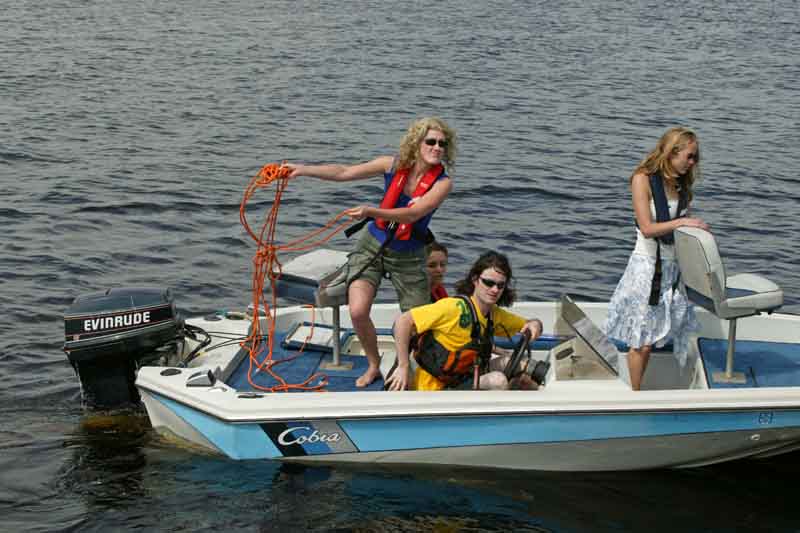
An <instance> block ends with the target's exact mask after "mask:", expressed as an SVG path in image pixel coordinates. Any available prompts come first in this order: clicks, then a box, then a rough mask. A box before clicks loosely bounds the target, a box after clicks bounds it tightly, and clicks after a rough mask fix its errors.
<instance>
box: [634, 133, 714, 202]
mask: <svg viewBox="0 0 800 533" xmlns="http://www.w3.org/2000/svg"><path fill="white" fill-rule="evenodd" d="M692 142H693V143H695V144H696V145H697V157H696V158H695V164H694V165H692V168H691V169H689V172H687V173H686V174H685V175H683V176H680V175H678V172H677V171H676V170H675V168H674V167H673V166H672V162H671V161H670V159H671V156H673V155H675V154H677V153H678V152H680V151H681V150H683V149H684V148H686V146H687V145H688V144H689V143H692ZM657 172H658V173H660V174H661V176H662V177H663V178H664V181H666V182H667V183H669V184H670V185H672V186H673V187H675V186H678V185H680V186H685V187H687V190H688V192H689V200H691V199H692V185H694V184H695V183H696V182H697V181H698V180H699V179H700V141H699V140H698V139H697V134H696V133H695V132H694V131H692V130H691V129H689V128H685V127H682V126H676V127H674V128H670V129H668V130H667V132H666V133H665V134H664V135H662V136H661V138H660V139H659V140H658V144H656V147H655V148H654V149H653V150H652V151H651V152H650V153H649V154H647V156H645V158H644V159H642V162H641V163H639V165H638V166H637V167H636V170H634V171H633V174H631V181H633V177H634V176H635V175H636V174H640V173H642V174H646V175H648V176H652V175H653V174H655V173H657Z"/></svg>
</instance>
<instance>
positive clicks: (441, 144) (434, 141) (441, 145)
mask: <svg viewBox="0 0 800 533" xmlns="http://www.w3.org/2000/svg"><path fill="white" fill-rule="evenodd" d="M437 143H438V144H439V148H447V141H446V140H445V139H425V144H427V145H428V146H436V144H437Z"/></svg>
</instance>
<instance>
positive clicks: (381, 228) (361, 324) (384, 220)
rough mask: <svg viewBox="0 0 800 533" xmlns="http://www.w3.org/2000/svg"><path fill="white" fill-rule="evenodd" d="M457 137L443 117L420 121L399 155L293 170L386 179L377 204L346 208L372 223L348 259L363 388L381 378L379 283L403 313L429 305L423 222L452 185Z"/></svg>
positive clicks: (326, 176)
mask: <svg viewBox="0 0 800 533" xmlns="http://www.w3.org/2000/svg"><path fill="white" fill-rule="evenodd" d="M455 156H456V134H455V131H453V130H452V129H451V128H450V127H449V126H448V125H447V124H446V123H445V122H444V121H443V120H441V119H439V118H435V117H427V118H422V119H419V120H417V121H415V122H413V123H412V124H411V126H410V127H409V128H408V131H407V132H406V134H405V136H404V137H403V139H402V140H401V142H400V151H399V154H397V155H384V156H380V157H377V158H375V159H373V160H372V161H368V162H366V163H359V164H355V165H337V164H329V165H292V164H289V165H288V166H289V167H290V168H291V169H292V171H291V174H290V177H296V176H310V177H314V178H319V179H323V180H328V181H340V182H344V181H354V180H362V179H367V178H372V177H376V176H383V181H384V196H383V199H382V201H381V202H380V205H379V206H373V205H359V206H356V207H352V208H350V209H347V211H346V212H347V214H348V215H349V216H350V217H352V218H354V219H359V220H360V219H372V220H371V221H370V222H369V224H368V226H367V230H366V231H363V232H362V235H361V238H360V239H359V241H358V244H356V248H355V250H354V251H353V252H352V253H351V254H350V256H349V259H348V267H349V274H348V283H349V286H348V291H347V297H348V306H349V309H350V319H351V321H352V323H353V329H354V330H355V332H356V335H357V336H358V339H359V341H360V342H361V345H362V346H363V347H364V352H365V353H366V356H367V361H368V368H367V370H366V371H365V372H364V374H363V375H361V377H359V378H358V379H357V380H356V386H358V387H366V386H368V385H369V384H371V383H372V382H373V381H374V380H375V379H376V378H378V377H379V376H380V369H379V364H380V355H379V354H378V339H377V334H376V332H375V325H374V324H373V322H372V319H371V318H370V310H371V308H372V302H373V301H374V300H375V295H376V293H377V290H378V287H379V286H380V283H381V280H382V279H383V278H388V279H390V280H391V282H392V285H394V288H395V290H396V291H397V297H398V300H399V303H400V309H401V311H406V310H408V309H411V308H412V307H416V306H419V305H425V304H427V303H428V302H429V301H430V292H429V285H428V278H427V275H426V271H425V244H426V240H427V239H428V236H427V235H428V224H429V223H430V220H431V217H432V216H433V213H434V211H436V209H437V208H438V207H439V206H440V205H441V204H442V202H444V200H445V198H447V195H448V194H450V191H451V190H452V188H453V183H452V177H451V176H450V175H448V170H450V169H451V168H452V166H453V164H454V163H455Z"/></svg>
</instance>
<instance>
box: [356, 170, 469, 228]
mask: <svg viewBox="0 0 800 533" xmlns="http://www.w3.org/2000/svg"><path fill="white" fill-rule="evenodd" d="M451 190H453V181H452V180H451V179H450V178H442V179H440V180H438V181H437V182H436V183H434V185H433V187H431V190H430V191H428V192H427V193H425V194H424V195H422V197H421V198H420V199H419V200H417V201H416V202H414V203H413V204H411V205H409V206H408V207H396V208H392V209H381V208H380V207H373V206H369V205H360V206H358V207H353V208H350V209H347V210H346V211H345V213H347V214H348V215H350V216H351V217H353V218H367V217H371V218H382V219H385V220H390V221H393V222H398V223H400V224H413V223H414V222H416V221H417V220H419V219H421V218H422V217H424V216H425V215H427V214H428V213H430V212H431V211H433V210H434V209H436V208H437V207H439V206H440V205H441V204H442V202H444V200H445V198H447V195H448V194H450V191H451Z"/></svg>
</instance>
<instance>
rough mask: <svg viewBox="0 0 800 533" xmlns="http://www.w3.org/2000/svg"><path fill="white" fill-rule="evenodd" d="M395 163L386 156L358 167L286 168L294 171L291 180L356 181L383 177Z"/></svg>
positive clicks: (291, 165) (291, 173)
mask: <svg viewBox="0 0 800 533" xmlns="http://www.w3.org/2000/svg"><path fill="white" fill-rule="evenodd" d="M393 161H394V158H393V157H392V156H388V155H385V156H380V157H376V158H375V159H373V160H372V161H367V162H366V163H359V164H356V165H335V164H333V165H294V164H292V163H286V166H287V167H289V168H290V169H292V171H291V172H290V173H289V177H290V178H296V177H298V176H310V177H312V178H318V179H321V180H326V181H354V180H362V179H366V178H371V177H373V176H381V175H383V174H384V173H385V172H388V171H389V169H390V168H391V166H392V162H393Z"/></svg>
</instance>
